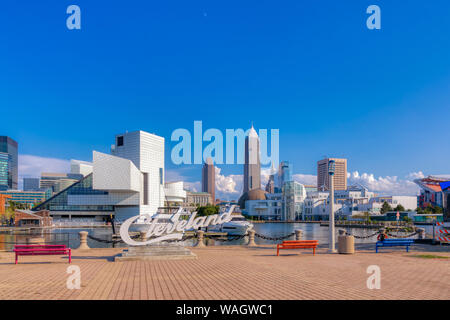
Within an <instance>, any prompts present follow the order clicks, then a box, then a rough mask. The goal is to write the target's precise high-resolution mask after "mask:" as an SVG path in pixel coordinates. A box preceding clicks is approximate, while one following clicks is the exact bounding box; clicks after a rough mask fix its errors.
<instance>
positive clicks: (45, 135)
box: [0, 0, 450, 198]
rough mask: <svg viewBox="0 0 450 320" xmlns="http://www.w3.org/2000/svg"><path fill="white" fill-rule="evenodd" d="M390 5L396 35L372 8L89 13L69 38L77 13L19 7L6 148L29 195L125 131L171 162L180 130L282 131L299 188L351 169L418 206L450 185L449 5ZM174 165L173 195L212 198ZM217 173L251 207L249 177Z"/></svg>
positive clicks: (5, 78)
mask: <svg viewBox="0 0 450 320" xmlns="http://www.w3.org/2000/svg"><path fill="white" fill-rule="evenodd" d="M377 4H378V5H379V6H380V7H381V10H382V12H383V24H382V28H381V30H368V29H367V27H366V19H367V14H366V8H367V5H368V4H365V3H364V4H363V3H358V2H355V1H354V2H347V3H335V2H333V1H324V2H323V3H321V4H318V3H313V2H312V3H298V2H296V1H288V2H286V3H284V4H283V6H279V5H275V4H274V3H264V4H261V3H258V2H249V3H248V6H245V7H242V5H241V4H240V3H238V2H237V1H234V2H233V1H232V2H228V3H227V4H226V5H225V4H220V3H208V4H207V3H204V2H201V1H197V2H193V3H190V4H186V3H183V2H178V3H177V5H174V6H171V5H168V4H164V3H158V4H151V3H145V2H138V5H137V6H129V7H125V8H124V7H123V6H121V5H117V4H111V3H106V2H101V1H100V2H89V1H85V0H80V1H78V2H77V5H79V6H80V8H81V12H82V13H81V14H82V27H81V30H68V29H67V28H66V25H65V22H66V21H65V20H66V18H67V14H66V7H67V6H65V5H63V4H60V5H38V4H34V3H32V2H30V3H29V4H27V6H29V8H30V10H29V11H28V12H23V11H24V10H22V9H21V8H20V6H16V5H14V4H10V3H7V4H5V5H4V6H3V8H2V11H1V12H0V26H1V27H2V28H3V29H4V30H9V31H10V36H9V37H8V38H7V39H4V45H5V46H6V47H7V48H8V50H2V51H1V52H0V57H1V58H2V59H1V61H7V62H8V63H7V64H3V65H2V67H3V71H4V72H3V73H2V76H0V84H1V87H2V90H1V91H0V106H2V111H3V114H2V115H3V116H4V117H5V119H12V120H17V121H5V122H4V123H2V132H0V134H2V135H7V136H10V137H12V138H13V139H14V140H16V141H18V142H19V156H20V157H19V161H20V164H19V165H20V172H21V173H20V174H21V177H20V179H19V183H20V184H21V183H22V178H23V177H24V176H25V177H38V176H39V172H41V171H50V172H52V171H53V172H62V171H63V170H65V171H68V169H67V166H68V165H69V160H70V159H80V160H85V161H92V159H91V155H90V150H92V149H96V150H99V151H101V152H109V144H110V142H109V139H110V136H112V135H114V134H116V133H117V132H126V131H127V130H128V131H134V130H145V131H148V132H154V133H156V134H158V135H160V136H163V137H165V138H166V145H165V147H166V151H167V150H170V149H171V147H173V145H174V143H172V142H170V139H169V138H170V135H171V133H172V132H173V131H174V130H175V129H177V128H187V129H192V123H193V121H195V120H202V121H203V123H204V126H205V127H207V128H218V129H219V130H221V131H224V130H225V129H226V128H248V127H250V124H251V122H253V123H254V125H255V127H256V128H268V129H270V128H278V129H279V130H280V161H282V160H287V161H290V162H291V163H292V164H293V167H294V168H295V172H294V179H297V181H300V182H303V183H306V184H310V182H311V181H314V180H315V175H316V162H317V161H318V160H319V159H322V158H324V156H326V157H337V158H346V159H349V164H348V169H349V173H350V175H351V176H350V177H349V183H350V184H351V183H352V181H353V182H355V183H362V184H364V185H367V186H368V187H370V188H371V189H378V190H377V191H385V192H390V193H399V191H401V190H407V192H408V193H409V194H411V193H414V192H417V190H418V189H417V187H416V185H415V184H414V183H413V182H412V180H413V179H414V178H417V177H419V176H423V175H425V176H426V175H430V174H434V175H436V174H449V173H450V165H449V163H448V160H447V159H449V158H450V150H449V149H448V148H446V147H445V142H446V141H448V140H449V138H450V133H449V132H448V131H446V130H442V128H445V127H446V125H447V122H448V121H447V119H449V118H450V108H449V105H448V101H450V90H449V83H450V61H449V60H448V56H449V53H450V44H449V43H448V41H447V37H445V33H440V32H436V30H447V29H448V26H447V25H448V23H447V18H446V16H445V15H443V14H442V13H443V12H446V11H448V10H446V9H450V4H449V3H448V2H446V1H443V0H440V1H437V4H436V5H435V6H432V7H430V6H427V5H426V4H425V3H423V2H421V1H411V2H410V3H409V5H408V7H407V8H405V7H404V5H403V4H401V3H393V2H389V1H378V3H377ZM104 6H107V7H108V12H107V14H105V12H104ZM205 13H207V14H205ZM17 17H21V19H17ZM35 17H40V19H39V21H37V22H36V23H34V21H35ZM412 20H414V23H412V22H411V21H412ZM112 21H121V23H119V24H115V23H113V22H112ZM143 21H145V23H144V22H143ZM267 21H270V22H271V23H267ZM161 30H164V32H162V31H161ZM168 39H170V41H169V40H168ZM69 115H70V116H69ZM424 119H431V121H428V122H427V123H424ZM16 122H19V123H20V125H17V123H16ZM166 158H167V159H169V154H167V153H166ZM166 165H167V168H166V171H167V178H168V179H169V180H185V181H188V182H190V184H191V185H193V186H196V187H197V189H198V190H200V187H199V183H200V181H201V176H200V172H201V170H200V166H199V165H191V166H176V165H174V164H172V163H169V161H168V162H167V163H166ZM217 169H220V170H219V176H218V177H217V179H216V182H217V186H218V189H217V192H218V196H220V194H221V193H222V194H227V195H229V196H230V197H232V198H237V197H238V194H237V193H239V192H241V190H242V189H241V185H242V179H243V178H242V167H241V166H239V165H229V166H228V165H220V166H218V167H217ZM269 170H270V169H267V170H266V168H264V169H263V170H262V182H263V183H264V181H265V179H266V176H268V174H266V171H267V172H268V171H269ZM356 172H357V173H356ZM308 182H309V183H308ZM233 191H236V192H233Z"/></svg>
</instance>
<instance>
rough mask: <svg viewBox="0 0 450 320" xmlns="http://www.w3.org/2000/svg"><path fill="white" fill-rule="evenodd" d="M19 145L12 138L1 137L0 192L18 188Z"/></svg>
mask: <svg viewBox="0 0 450 320" xmlns="http://www.w3.org/2000/svg"><path fill="white" fill-rule="evenodd" d="M17 149H18V145H17V142H16V141H14V140H13V139H11V138H10V137H6V136H0V190H8V189H13V190H17V188H18V175H19V174H18V167H19V165H18V154H17Z"/></svg>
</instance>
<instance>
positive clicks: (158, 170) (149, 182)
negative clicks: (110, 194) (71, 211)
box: [94, 130, 165, 214]
mask: <svg viewBox="0 0 450 320" xmlns="http://www.w3.org/2000/svg"><path fill="white" fill-rule="evenodd" d="M111 154H112V155H114V156H117V157H121V158H125V159H128V160H130V161H131V162H133V164H134V165H135V166H136V168H137V169H138V170H139V171H140V172H141V173H142V175H143V192H142V195H143V196H142V205H141V206H140V207H139V212H140V213H141V214H142V213H155V212H156V211H157V209H158V207H162V206H164V201H165V194H164V138H163V137H160V136H157V135H154V134H151V133H148V132H145V131H141V130H139V131H134V132H126V133H124V134H119V135H116V144H115V145H114V146H112V150H111ZM94 168H95V166H94ZM94 177H95V174H94ZM94 183H95V179H94Z"/></svg>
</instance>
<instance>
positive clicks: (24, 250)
mask: <svg viewBox="0 0 450 320" xmlns="http://www.w3.org/2000/svg"><path fill="white" fill-rule="evenodd" d="M13 251H14V252H15V253H16V264H17V258H18V257H19V256H48V255H69V263H71V262H72V249H70V248H67V247H66V246H65V245H18V246H14V250H13Z"/></svg>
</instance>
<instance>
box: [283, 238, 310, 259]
mask: <svg viewBox="0 0 450 320" xmlns="http://www.w3.org/2000/svg"><path fill="white" fill-rule="evenodd" d="M318 244H319V240H289V241H283V243H279V244H277V256H279V255H280V250H281V249H313V255H315V254H316V248H317V245H318Z"/></svg>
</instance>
